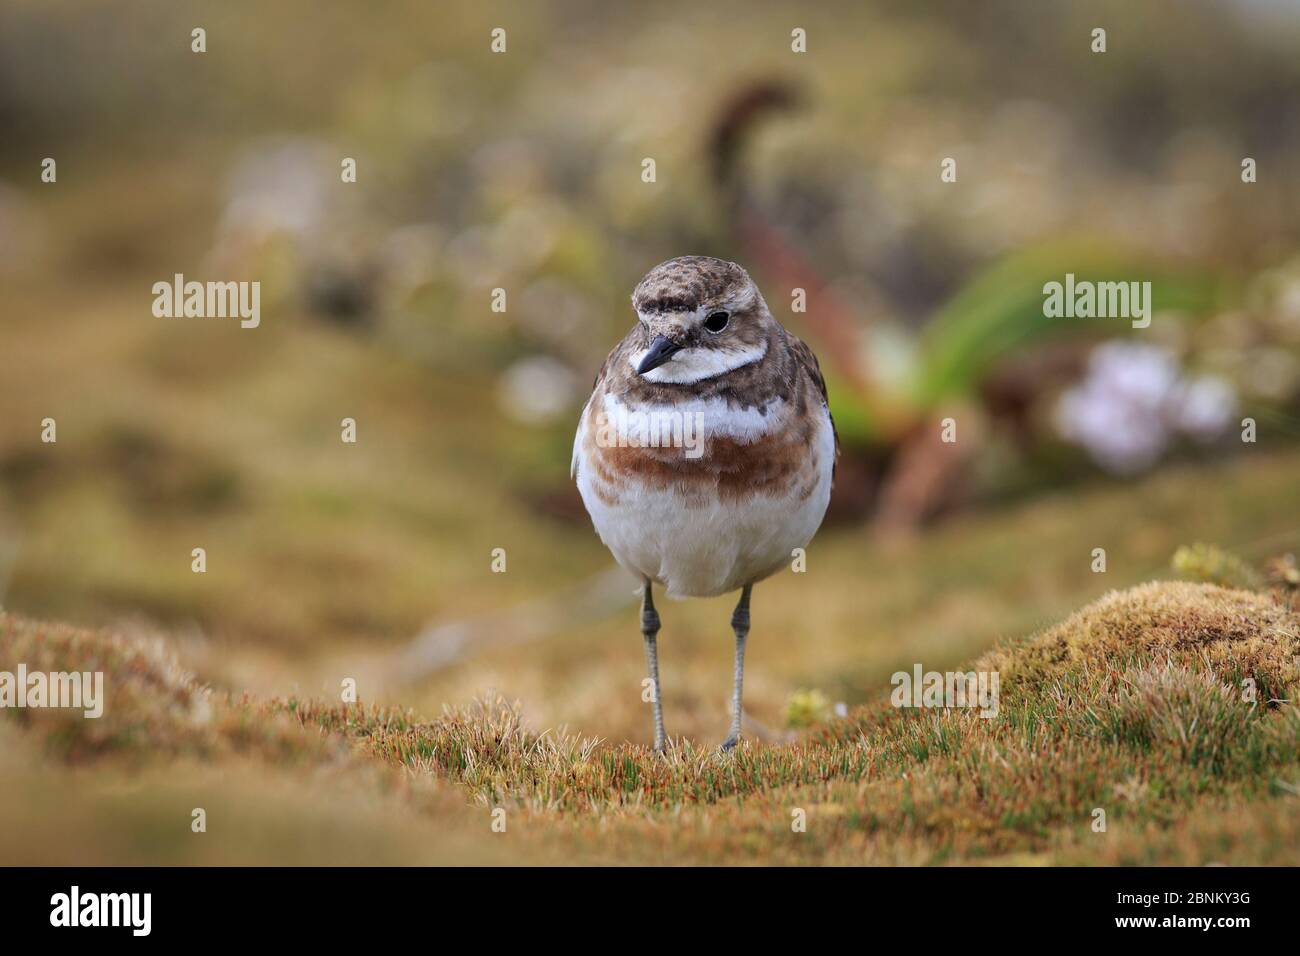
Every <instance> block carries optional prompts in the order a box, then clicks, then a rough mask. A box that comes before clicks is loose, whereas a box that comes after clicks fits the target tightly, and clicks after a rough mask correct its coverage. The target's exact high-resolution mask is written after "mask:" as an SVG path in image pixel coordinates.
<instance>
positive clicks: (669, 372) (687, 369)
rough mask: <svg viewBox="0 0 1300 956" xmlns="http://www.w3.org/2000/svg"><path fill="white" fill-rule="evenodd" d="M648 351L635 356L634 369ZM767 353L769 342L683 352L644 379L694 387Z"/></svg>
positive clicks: (632, 356)
mask: <svg viewBox="0 0 1300 956" xmlns="http://www.w3.org/2000/svg"><path fill="white" fill-rule="evenodd" d="M648 351H649V349H641V350H640V351H638V352H633V353H632V355H631V358H630V359H629V361H630V363H631V365H632V368H633V369H636V368H638V367H639V366H640V365H641V362H642V360H643V359H645V356H646V353H647V352H648ZM766 354H767V341H766V340H763V341H761V342H758V343H757V344H755V345H747V346H744V347H743V348H738V349H698V348H697V349H682V350H681V351H680V352H678V353H677V354H676V355H674V356H673V357H672V358H670V359H669V360H668V361H667V362H665V363H664V364H663V365H660V366H659V367H658V368H653V369H651V370H650V371H648V372H646V373H645V374H644V375H643V376H641V377H642V378H644V379H645V380H646V381H647V382H660V383H665V384H671V385H690V384H692V383H693V382H702V381H704V380H705V379H706V378H716V377H717V376H719V375H725V374H726V373H727V372H734V371H735V370H736V369H738V368H744V367H745V366H746V365H753V364H754V363H755V362H757V361H760V360H761V359H762V358H763V356H764V355H766Z"/></svg>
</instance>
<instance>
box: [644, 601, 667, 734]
mask: <svg viewBox="0 0 1300 956" xmlns="http://www.w3.org/2000/svg"><path fill="white" fill-rule="evenodd" d="M658 634H659V612H658V611H656V610H655V602H654V600H653V599H652V598H651V597H650V582H649V581H646V583H645V589H644V590H643V591H642V598H641V636H642V637H643V638H645V659H646V664H647V665H649V667H650V684H651V690H652V691H653V692H654V701H653V702H654V709H655V750H657V751H659V752H660V753H663V750H664V708H663V703H662V701H661V700H660V697H659V650H658V648H657V646H656V641H655V638H656V637H657V636H658Z"/></svg>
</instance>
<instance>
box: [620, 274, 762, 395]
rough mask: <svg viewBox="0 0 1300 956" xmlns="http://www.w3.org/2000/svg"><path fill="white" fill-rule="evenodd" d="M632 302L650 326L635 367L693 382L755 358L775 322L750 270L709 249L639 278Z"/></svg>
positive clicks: (662, 378) (647, 374) (653, 376)
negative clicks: (708, 253)
mask: <svg viewBox="0 0 1300 956" xmlns="http://www.w3.org/2000/svg"><path fill="white" fill-rule="evenodd" d="M632 307H633V308H634V309H635V310H636V314H637V318H638V320H639V321H640V323H641V328H642V330H643V332H644V346H643V347H642V348H641V349H639V350H637V351H636V352H634V353H633V354H632V358H631V363H632V368H633V369H634V370H635V371H636V373H637V374H638V375H640V376H641V377H642V378H644V379H646V380H647V381H650V382H658V383H666V384H677V385H689V384H690V383H692V382H698V381H702V380H703V379H707V378H715V377H717V376H719V375H725V374H727V373H728V372H733V371H735V370H736V369H738V368H743V367H744V366H746V365H752V364H753V363H754V362H757V361H760V360H761V359H762V358H763V356H764V355H766V354H767V343H768V337H769V335H770V334H771V331H772V329H773V327H774V326H775V325H776V320H775V319H773V318H772V313H771V312H769V311H768V309H767V303H766V302H764V301H763V296H762V295H761V294H760V293H759V291H758V286H756V285H755V284H754V280H753V279H751V278H750V277H749V273H747V272H746V271H745V270H744V269H742V268H741V267H740V266H738V265H736V264H735V263H734V262H727V261H726V260H725V259H714V258H712V257H710V256H681V257H679V258H677V259H669V260H668V261H667V262H663V263H660V264H659V265H657V266H655V267H654V268H653V269H651V270H650V271H649V272H647V273H646V274H645V277H644V278H643V279H642V280H641V281H640V282H638V283H637V286H636V289H635V290H634V291H633V292H632Z"/></svg>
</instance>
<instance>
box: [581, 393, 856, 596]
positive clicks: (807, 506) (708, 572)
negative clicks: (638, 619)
mask: <svg viewBox="0 0 1300 956" xmlns="http://www.w3.org/2000/svg"><path fill="white" fill-rule="evenodd" d="M820 415H821V421H820V422H819V425H818V427H817V429H816V431H815V433H814V437H813V444H814V446H815V447H814V448H810V449H809V456H808V462H807V466H806V467H807V468H808V469H809V473H808V474H807V475H806V480H801V481H795V482H793V483H792V486H791V487H790V489H789V490H788V491H786V492H782V493H775V494H774V493H767V492H756V493H753V494H750V495H745V496H741V497H737V496H734V495H718V494H714V495H706V496H705V500H704V501H703V502H701V501H700V500H699V496H698V495H697V496H696V498H695V500H694V501H693V502H691V503H689V504H688V503H687V496H686V495H684V494H683V493H681V492H680V491H679V490H678V489H676V488H674V487H673V486H671V485H669V486H667V487H664V486H662V485H658V486H656V485H654V484H652V483H649V482H644V481H640V480H638V479H636V478H635V477H630V478H628V479H627V480H626V481H625V482H623V483H622V485H621V486H620V488H619V493H618V495H617V496H616V499H617V500H615V501H613V502H612V503H611V501H610V500H609V499H610V496H609V495H608V494H605V495H602V494H601V493H599V491H600V489H598V487H597V485H598V484H599V482H600V480H601V479H600V477H599V475H598V469H597V468H595V467H594V463H593V462H591V461H590V457H589V450H588V449H584V447H583V432H582V430H581V429H580V431H579V435H578V442H577V443H576V444H577V447H576V448H575V451H577V453H578V458H579V462H578V468H577V480H578V490H579V492H580V493H581V495H582V500H583V503H584V504H585V505H586V507H587V511H588V513H589V514H590V515H591V519H592V523H593V524H594V525H595V527H596V532H597V533H598V534H599V535H600V538H601V540H602V541H603V542H604V543H605V546H606V547H607V548H609V550H610V551H611V552H612V553H613V555H614V557H615V559H616V560H617V561H618V562H619V564H621V565H622V566H623V567H625V568H627V569H628V570H629V571H631V572H632V573H633V574H635V575H636V576H637V577H639V578H649V579H651V580H652V581H655V582H657V583H659V584H661V585H663V586H664V587H665V589H666V590H667V592H668V594H669V595H670V596H674V597H709V596H713V595H718V594H725V593H727V592H728V591H734V590H737V589H738V588H741V587H743V586H744V585H746V584H751V583H753V582H755V581H759V580H761V579H763V578H765V577H767V576H769V575H771V574H774V573H775V572H776V571H778V570H780V569H781V567H782V566H784V565H787V564H789V563H790V562H791V561H792V560H793V554H792V552H793V551H794V549H795V548H802V547H804V546H805V545H807V544H808V542H809V541H811V540H812V537H813V535H814V534H815V533H816V531H817V528H818V527H819V526H820V525H821V521H822V517H823V516H824V515H825V513H826V506H827V503H828V502H829V501H830V492H831V472H832V468H833V466H834V461H835V439H834V433H833V431H832V428H831V424H830V417H829V415H827V414H826V412H825V410H824V409H821V410H820ZM584 420H585V416H584ZM814 462H815V466H814V464H813V463H814ZM814 467H815V474H814V473H812V472H811V469H813V468H814ZM810 487H811V491H810V492H809V491H808V489H809V488H810Z"/></svg>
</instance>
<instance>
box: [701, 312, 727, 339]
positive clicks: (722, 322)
mask: <svg viewBox="0 0 1300 956" xmlns="http://www.w3.org/2000/svg"><path fill="white" fill-rule="evenodd" d="M730 321H731V313H730V312H711V313H709V317H708V318H707V319H705V320H704V327H705V328H706V329H708V330H709V331H710V332H712V333H713V334H714V335H717V334H718V333H719V332H721V331H722V330H723V329H725V328H726V327H727V323H728V322H730Z"/></svg>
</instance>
